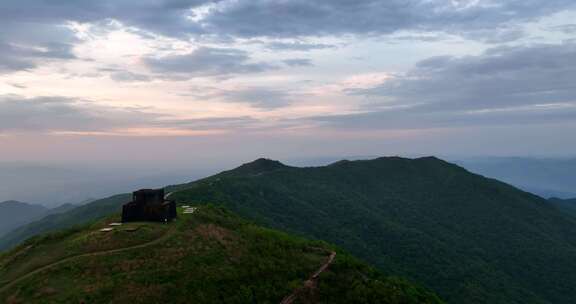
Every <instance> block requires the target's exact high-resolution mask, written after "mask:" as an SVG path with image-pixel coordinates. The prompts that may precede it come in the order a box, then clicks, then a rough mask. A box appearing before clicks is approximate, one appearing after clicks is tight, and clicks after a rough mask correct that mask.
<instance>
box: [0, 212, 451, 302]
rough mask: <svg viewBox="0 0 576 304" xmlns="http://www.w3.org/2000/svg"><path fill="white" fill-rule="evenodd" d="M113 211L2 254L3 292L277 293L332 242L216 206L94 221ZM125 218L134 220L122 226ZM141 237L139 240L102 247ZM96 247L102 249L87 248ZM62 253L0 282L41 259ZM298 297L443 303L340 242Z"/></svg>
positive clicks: (201, 296)
mask: <svg viewBox="0 0 576 304" xmlns="http://www.w3.org/2000/svg"><path fill="white" fill-rule="evenodd" d="M113 220H116V218H114V217H112V218H109V219H108V220H106V221H103V222H98V223H94V224H92V225H89V226H86V227H83V228H78V229H73V230H67V231H63V232H59V233H56V234H51V235H47V236H43V237H37V238H33V239H31V240H28V241H27V242H25V243H24V244H22V245H20V246H18V247H17V248H15V249H14V250H12V251H10V252H8V253H5V254H3V255H2V256H1V257H0V278H1V279H2V281H0V302H5V303H79V302H82V301H84V302H85V303H243V304H244V303H278V302H279V301H280V300H281V299H282V298H283V297H284V296H286V295H287V294H290V293H291V292H292V290H294V289H295V288H296V287H298V286H300V285H301V284H302V282H303V280H304V279H306V278H307V277H308V276H309V275H310V274H311V273H313V272H315V271H316V270H317V269H318V267H319V266H320V265H321V264H322V263H323V262H324V261H325V259H326V256H327V253H328V252H330V251H331V250H335V249H334V248H332V247H331V246H329V245H327V244H325V243H322V242H317V241H314V242H313V241H308V240H305V239H302V238H296V237H293V236H290V235H287V234H285V233H281V232H278V231H274V230H270V229H266V228H262V227H259V226H256V225H254V224H251V223H249V222H246V221H244V220H242V219H240V218H238V217H236V216H234V215H233V214H231V213H230V212H228V211H226V210H224V209H222V208H219V207H212V206H205V207H202V208H201V209H200V210H199V211H198V212H197V213H195V214H193V215H181V216H180V218H179V219H178V220H177V221H176V222H174V223H172V224H169V225H162V224H154V223H132V224H129V225H124V226H122V227H120V228H117V229H116V230H115V231H114V232H111V233H101V232H99V231H98V229H99V228H100V227H103V226H105V224H106V223H107V222H109V221H113ZM129 227H139V229H138V230H137V231H133V232H128V231H125V229H127V228H129ZM159 239H160V241H157V240H159ZM151 242H152V243H151ZM154 242H156V243H154ZM138 245H139V246H140V248H134V249H127V250H123V251H116V252H115V253H113V254H108V253H102V251H107V250H113V249H116V250H118V249H119V248H120V249H121V248H126V247H130V246H138ZM121 250H122V249H121ZM97 252H100V254H98V255H86V254H87V253H97ZM83 254H84V256H80V257H77V258H74V256H78V255H83ZM63 259H65V260H64V262H61V263H60V264H56V266H54V267H51V268H48V269H44V270H43V271H40V272H37V273H32V275H31V276H30V275H29V276H28V277H25V279H24V280H21V281H16V284H15V285H14V286H9V288H5V289H3V288H2V286H5V284H7V283H8V282H12V281H13V280H15V279H17V278H20V277H22V276H23V275H25V274H27V273H30V272H31V271H32V270H34V269H38V268H39V267H41V266H42V265H48V264H51V263H54V262H57V261H63ZM66 259H67V260H66ZM301 300H302V299H301ZM304 300H312V303H440V301H439V300H438V299H437V298H436V297H435V296H434V295H432V294H430V293H428V292H427V291H425V290H423V289H421V288H418V287H415V286H414V285H411V284H408V283H406V282H404V281H402V280H398V279H394V278H385V277H382V276H381V275H380V274H379V273H377V272H375V271H374V270H373V269H371V268H370V267H368V266H366V265H364V264H362V263H360V262H358V261H357V260H355V259H354V258H352V257H350V256H349V255H347V254H346V253H344V252H341V251H338V255H337V257H336V260H335V263H334V264H333V265H332V266H331V267H330V268H329V270H328V271H327V272H325V273H324V274H322V275H321V276H320V281H319V286H318V289H317V290H316V291H315V293H314V294H312V295H311V296H310V298H307V299H304ZM300 302H302V301H300ZM300 302H299V303H300Z"/></svg>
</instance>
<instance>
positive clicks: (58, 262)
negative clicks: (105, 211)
mask: <svg viewBox="0 0 576 304" xmlns="http://www.w3.org/2000/svg"><path fill="white" fill-rule="evenodd" d="M175 232H176V227H171V228H170V230H169V231H167V232H166V233H165V234H164V235H162V236H161V237H159V238H157V239H155V240H153V241H150V242H147V243H143V244H139V245H134V246H130V247H124V248H118V249H112V250H106V251H99V252H91V253H84V254H80V255H75V256H71V257H67V258H64V259H62V260H60V261H57V262H54V263H51V264H48V265H44V266H42V267H40V268H37V269H36V270H33V271H31V272H29V273H27V274H25V275H23V276H21V277H19V278H17V279H15V280H13V281H12V282H10V283H8V284H6V285H4V286H2V287H1V288H0V295H1V294H3V293H4V292H5V291H7V290H8V289H10V288H11V287H13V286H15V285H16V284H18V283H20V282H22V281H24V280H26V279H28V278H30V277H32V276H34V275H35V274H37V273H40V272H42V271H44V270H48V269H50V268H52V267H55V266H59V265H62V264H64V263H67V262H70V261H73V260H76V259H81V258H85V257H91V256H101V255H108V254H114V253H119V252H124V251H129V250H133V249H139V248H146V247H150V246H153V245H156V244H160V243H162V242H164V241H165V240H167V239H169V238H170V237H171V236H172V235H174V233H175Z"/></svg>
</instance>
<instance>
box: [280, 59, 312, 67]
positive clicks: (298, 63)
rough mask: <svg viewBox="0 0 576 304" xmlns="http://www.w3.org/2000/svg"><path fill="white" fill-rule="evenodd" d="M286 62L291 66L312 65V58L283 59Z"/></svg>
mask: <svg viewBox="0 0 576 304" xmlns="http://www.w3.org/2000/svg"><path fill="white" fill-rule="evenodd" d="M282 62H284V64H286V65H287V66H290V67H302V66H312V65H314V64H312V60H310V59H307V58H292V59H286V60H283V61H282Z"/></svg>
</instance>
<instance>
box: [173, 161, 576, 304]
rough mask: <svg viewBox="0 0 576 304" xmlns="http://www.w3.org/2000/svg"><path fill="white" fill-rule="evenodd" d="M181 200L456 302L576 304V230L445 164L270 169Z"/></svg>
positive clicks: (239, 173) (539, 205) (227, 176)
mask: <svg viewBox="0 0 576 304" xmlns="http://www.w3.org/2000/svg"><path fill="white" fill-rule="evenodd" d="M181 189H182V190H181V191H179V192H176V193H175V194H174V195H173V198H175V199H178V200H180V201H194V202H198V203H200V202H203V201H213V202H217V203H218V204H222V205H224V206H227V207H228V208H230V209H231V210H233V211H235V212H237V213H239V214H241V215H243V216H246V217H248V218H251V219H253V220H256V221H258V222H260V223H263V224H265V225H267V226H271V227H275V228H279V229H282V230H286V231H290V232H294V233H298V234H301V235H305V236H308V237H312V238H317V239H323V240H326V241H329V242H332V243H335V244H337V245H339V246H341V247H343V248H345V249H346V250H349V251H350V252H351V253H353V254H354V255H356V256H358V257H360V258H363V259H365V260H367V261H369V262H371V263H372V264H373V265H376V266H377V267H378V268H379V269H380V270H383V271H384V272H386V273H393V274H396V275H400V276H407V277H408V278H410V279H412V280H415V281H417V282H420V283H422V284H424V285H426V286H427V287H430V288H432V289H433V290H435V291H436V292H438V293H439V294H440V296H441V297H443V298H444V299H446V300H447V301H448V302H450V303H506V304H509V303H576V289H574V288H573V287H574V282H575V281H576V222H575V221H574V219H573V218H571V217H569V216H567V215H565V214H563V213H562V212H559V211H558V210H557V209H556V208H554V207H553V206H551V205H550V204H549V203H548V202H547V201H546V200H544V199H542V198H539V197H537V196H534V195H532V194H529V193H526V192H523V191H520V190H518V189H516V188H514V187H512V186H510V185H507V184H504V183H501V182H499V181H496V180H493V179H487V178H484V177H482V176H479V175H475V174H471V173H470V172H468V171H466V170H464V169H463V168H461V167H458V166H456V165H452V164H450V163H447V162H444V161H442V160H439V159H437V158H433V157H427V158H420V159H415V160H411V159H404V158H397V157H392V158H379V159H375V160H370V161H352V162H350V161H341V162H338V163H335V164H333V165H329V166H326V167H317V168H294V167H288V166H284V165H282V164H281V163H278V162H275V161H270V160H265V159H261V160H258V161H256V162H253V163H250V164H246V165H243V166H241V167H239V168H238V169H235V170H231V171H228V172H223V173H221V174H219V175H216V176H213V177H210V178H207V179H204V180H201V181H198V182H195V183H192V184H188V185H183V186H181Z"/></svg>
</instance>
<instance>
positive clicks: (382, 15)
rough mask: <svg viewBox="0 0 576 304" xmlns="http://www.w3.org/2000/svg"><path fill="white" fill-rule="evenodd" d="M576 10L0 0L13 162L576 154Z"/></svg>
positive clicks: (1, 83) (2, 133)
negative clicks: (575, 136)
mask: <svg viewBox="0 0 576 304" xmlns="http://www.w3.org/2000/svg"><path fill="white" fill-rule="evenodd" d="M574 20H576V2H575V1H573V0H547V1H544V0H386V1H384V0H380V1H378V0H363V1H358V0H291V1H287V0H275V1H272V0H99V1H91V0H19V1H11V0H8V1H1V2H0V162H68V163H82V164H94V165H97V164H100V163H107V164H119V165H120V164H126V163H146V162H154V163H156V164H158V163H160V164H162V165H163V166H166V167H176V166H178V164H181V163H184V162H185V163H187V164H191V165H194V164H197V165H206V164H216V163H219V164H222V163H228V162H235V161H241V160H250V159H254V158H257V157H262V156H264V157H270V158H281V159H282V158H299V157H319V156H327V155H328V156H334V155H474V156H478V155H493V156H494V155H496V156H497V155H501V156H506V155H521V156H574V155H576V140H574V134H576V22H575V21H574Z"/></svg>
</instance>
